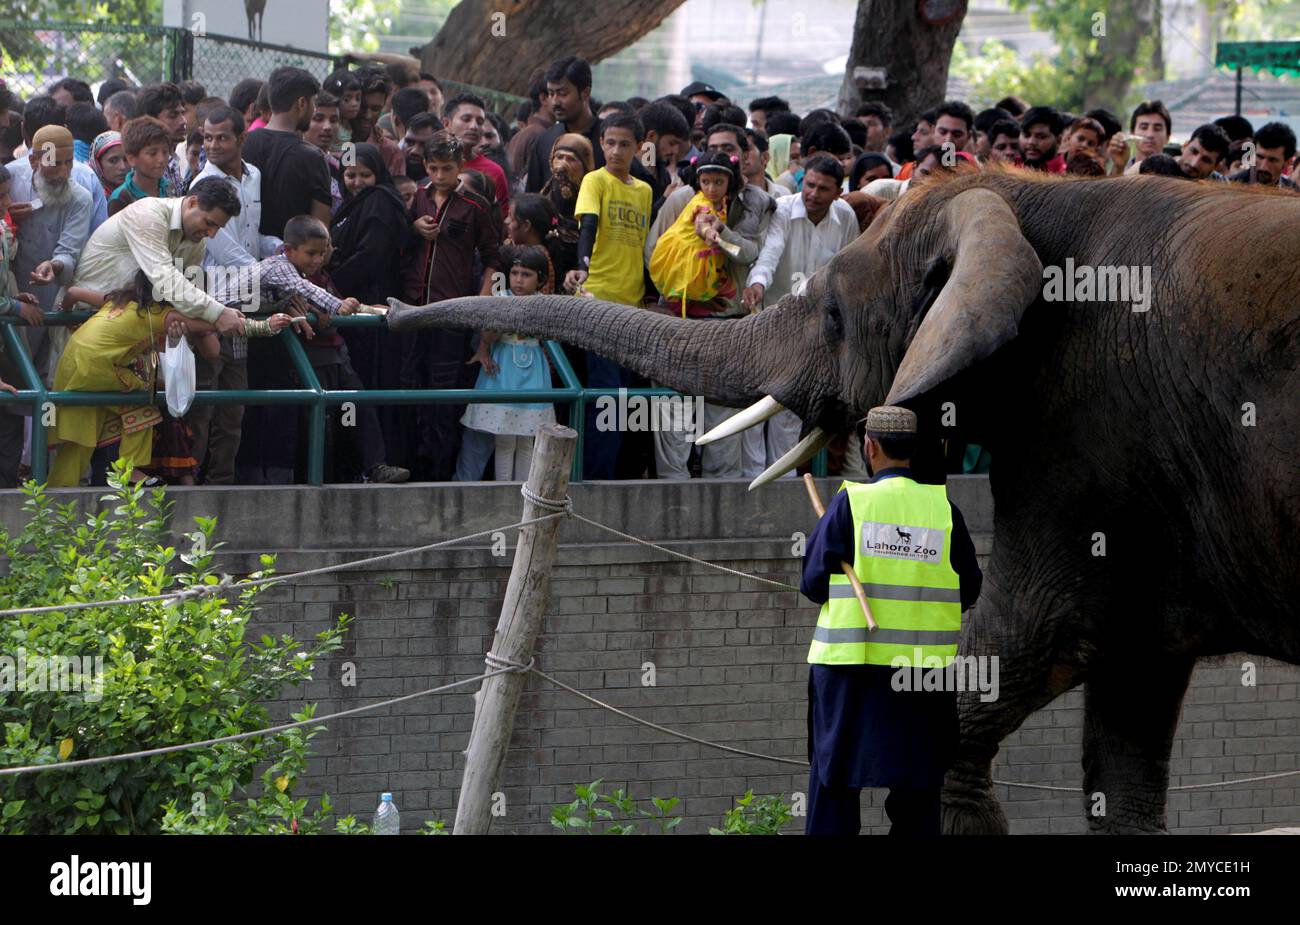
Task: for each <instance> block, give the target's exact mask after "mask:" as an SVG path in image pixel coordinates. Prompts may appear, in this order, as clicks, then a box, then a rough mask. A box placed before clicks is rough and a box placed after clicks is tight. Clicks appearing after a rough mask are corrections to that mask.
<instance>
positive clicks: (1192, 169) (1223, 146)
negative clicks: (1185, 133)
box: [1178, 122, 1232, 180]
mask: <svg viewBox="0 0 1300 925" xmlns="http://www.w3.org/2000/svg"><path fill="white" fill-rule="evenodd" d="M1231 144H1232V142H1230V141H1229V140H1228V134H1227V132H1225V131H1224V130H1223V129H1221V128H1219V127H1218V126H1217V125H1215V124H1214V123H1213V122H1207V123H1205V124H1204V125H1202V126H1201V127H1200V128H1198V129H1197V130H1196V131H1194V132H1192V137H1191V138H1189V139H1188V140H1187V144H1185V145H1183V152H1182V154H1180V155H1178V167H1179V169H1180V170H1182V172H1183V176H1185V177H1190V178H1191V179H1193V180H1207V179H1215V180H1222V179H1224V177H1223V176H1222V175H1221V174H1219V173H1218V172H1217V171H1218V166H1219V162H1220V161H1222V160H1223V159H1224V158H1226V157H1227V156H1228V148H1229V147H1230V146H1231Z"/></svg>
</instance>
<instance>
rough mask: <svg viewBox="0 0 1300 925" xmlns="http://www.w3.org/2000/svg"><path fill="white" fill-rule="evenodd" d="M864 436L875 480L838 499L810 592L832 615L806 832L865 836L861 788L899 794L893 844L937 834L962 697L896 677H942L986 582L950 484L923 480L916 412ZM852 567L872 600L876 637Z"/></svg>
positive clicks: (823, 639)
mask: <svg viewBox="0 0 1300 925" xmlns="http://www.w3.org/2000/svg"><path fill="white" fill-rule="evenodd" d="M858 427H859V435H860V437H861V436H865V442H864V446H863V455H864V456H865V457H866V460H867V463H868V464H869V466H870V468H871V472H872V473H873V477H872V479H871V481H870V482H866V483H856V482H845V483H844V486H843V488H842V489H841V491H840V492H839V493H838V494H836V496H835V499H834V500H833V501H832V502H831V504H830V506H829V507H828V508H827V510H826V514H825V515H824V516H823V517H822V519H821V521H820V522H819V523H818V524H817V527H816V529H815V530H814V531H813V534H812V536H811V537H810V538H809V541H808V547H807V550H806V552H805V554H804V563H803V580H802V581H801V582H800V586H799V590H800V591H801V592H802V593H803V595H804V596H805V597H807V598H808V599H809V600H812V601H814V602H816V603H818V604H821V605H822V609H821V613H820V614H819V616H818V618H817V628H816V629H815V630H814V631H813V639H812V645H811V646H810V648H809V650H808V661H809V663H810V666H809V678H808V758H809V762H810V764H811V765H812V770H811V773H810V775H809V784H808V818H807V824H806V832H807V834H809V835H856V834H857V833H858V832H859V830H860V829H861V824H862V822H861V816H860V813H859V801H860V798H861V793H862V788H863V787H888V788H889V796H888V798H887V799H886V800H885V812H886V813H887V814H888V816H889V820H890V822H891V827H890V834H891V835H900V834H901V835H938V834H939V832H940V803H939V796H940V791H941V790H942V787H943V776H944V772H945V771H946V770H947V767H948V764H949V763H950V761H951V757H952V752H953V748H954V746H955V745H956V740H957V698H956V691H955V690H953V689H952V685H950V684H946V685H944V686H945V687H946V688H948V689H944V690H933V689H930V688H931V686H932V685H931V684H930V683H926V684H925V687H924V688H921V685H918V684H906V685H900V684H896V683H895V678H896V676H897V675H898V673H899V672H900V671H907V672H912V671H918V672H919V671H920V670H922V669H931V670H933V671H936V672H939V674H938V675H936V678H942V677H944V675H943V674H942V668H943V667H944V666H947V665H948V664H949V663H950V662H951V661H952V659H953V657H955V656H956V654H957V643H958V639H959V637H960V634H961V614H962V611H963V610H966V609H968V608H969V607H970V606H971V605H973V604H974V603H975V599H976V598H977V597H978V596H979V592H980V584H981V581H982V577H983V576H982V575H981V573H980V569H979V565H978V564H977V563H976V561H975V547H974V545H973V544H972V543H971V538H970V533H969V532H968V531H967V529H966V523H965V520H964V519H963V518H962V516H961V512H960V511H959V510H958V509H957V507H956V505H954V504H952V503H951V502H950V501H949V500H948V496H947V493H946V491H945V489H944V486H942V485H925V484H922V483H920V482H917V481H915V480H914V479H913V477H912V471H911V460H912V458H913V456H914V455H915V453H916V450H917V443H918V434H917V419H916V414H915V413H913V412H912V411H910V410H908V409H907V408H902V407H898V406H894V405H883V406H881V407H878V408H872V409H871V411H870V412H869V413H868V414H867V417H866V419H865V420H864V421H862V422H860V423H859V425H858ZM864 431H865V433H863V432H864ZM845 563H848V564H849V565H851V567H852V568H853V570H854V572H855V573H856V575H857V578H858V579H859V580H860V581H861V583H862V586H863V588H864V590H865V592H866V597H867V602H868V604H869V605H870V607H871V614H872V617H873V618H874V620H875V623H876V629H874V630H873V629H869V628H868V623H867V619H866V615H865V613H864V612H863V610H862V607H861V605H860V604H859V603H858V600H857V597H856V596H855V593H854V589H853V586H852V584H851V583H850V581H849V578H848V577H847V575H846V574H845V573H844V564H845ZM946 677H947V678H951V674H948V675H947V676H946ZM929 680H930V679H927V682H928V681H929ZM919 688H921V689H919Z"/></svg>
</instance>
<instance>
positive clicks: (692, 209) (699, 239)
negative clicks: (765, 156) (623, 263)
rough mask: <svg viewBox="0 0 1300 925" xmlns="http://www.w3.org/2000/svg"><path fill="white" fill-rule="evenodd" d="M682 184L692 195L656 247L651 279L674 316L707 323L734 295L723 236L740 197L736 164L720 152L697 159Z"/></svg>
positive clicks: (738, 174)
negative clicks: (729, 211) (729, 210)
mask: <svg viewBox="0 0 1300 925" xmlns="http://www.w3.org/2000/svg"><path fill="white" fill-rule="evenodd" d="M682 179H683V180H685V181H686V182H687V183H689V184H690V185H691V186H692V187H693V188H694V189H695V195H694V196H692V197H691V200H690V202H688V203H686V207H685V208H684V209H682V212H681V214H680V215H678V216H677V221H675V222H673V224H672V225H671V226H670V227H669V229H668V230H667V231H665V232H664V233H663V235H662V236H660V238H659V241H658V242H657V243H656V244H655V249H654V254H652V255H651V257H650V279H651V280H653V281H654V284H655V288H657V289H658V290H659V294H660V296H662V297H663V300H664V303H665V305H666V306H667V307H668V308H669V309H670V310H671V311H672V312H673V313H674V314H677V313H680V314H681V316H682V317H683V318H685V317H687V316H688V315H689V316H690V317H693V318H694V317H707V316H709V315H713V314H716V313H717V312H718V311H719V309H721V308H725V303H726V300H728V299H731V298H734V297H735V295H736V284H735V281H733V280H732V279H731V275H730V274H729V273H728V272H727V258H726V252H725V248H726V247H728V246H729V245H728V244H727V242H725V241H723V240H722V237H721V230H722V229H723V228H724V227H725V226H726V224H727V207H728V204H729V203H731V202H732V201H733V200H734V199H735V197H736V196H738V195H740V191H741V190H742V189H743V188H744V180H743V179H742V178H741V174H740V163H739V161H737V160H736V159H735V158H733V157H730V156H729V155H726V154H723V153H721V152H711V153H709V154H702V155H700V156H699V157H697V158H695V159H694V160H693V161H692V162H691V165H690V166H689V167H688V168H686V169H685V170H684V171H683V172H682Z"/></svg>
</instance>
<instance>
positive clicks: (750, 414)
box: [695, 395, 786, 446]
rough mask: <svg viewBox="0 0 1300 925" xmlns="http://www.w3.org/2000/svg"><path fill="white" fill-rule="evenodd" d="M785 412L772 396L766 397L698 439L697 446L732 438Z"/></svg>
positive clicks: (783, 406) (783, 407) (782, 406)
mask: <svg viewBox="0 0 1300 925" xmlns="http://www.w3.org/2000/svg"><path fill="white" fill-rule="evenodd" d="M784 410H786V408H785V405H783V404H781V403H780V402H779V401H777V400H776V399H775V398H773V397H772V396H771V395H764V396H763V397H762V398H760V399H759V400H758V401H756V402H754V403H753V404H752V405H750V406H749V407H748V408H746V409H745V410H744V411H740V412H738V413H736V414H733V415H732V416H731V417H729V418H727V419H726V420H725V421H723V422H722V423H721V424H719V425H718V426H717V427H715V428H713V430H711V431H709V432H708V433H707V434H703V435H702V436H700V437H697V438H696V440H695V445H696V446H704V445H705V444H706V443H712V442H713V441H714V440H721V439H722V438H723V437H730V436H731V435H732V434H738V433H740V432H741V431H742V430H745V429H746V428H749V427H753V426H754V425H755V424H762V423H763V422H764V421H766V420H767V419H768V418H772V417H776V416H777V415H778V414H780V413H781V412H782V411H784Z"/></svg>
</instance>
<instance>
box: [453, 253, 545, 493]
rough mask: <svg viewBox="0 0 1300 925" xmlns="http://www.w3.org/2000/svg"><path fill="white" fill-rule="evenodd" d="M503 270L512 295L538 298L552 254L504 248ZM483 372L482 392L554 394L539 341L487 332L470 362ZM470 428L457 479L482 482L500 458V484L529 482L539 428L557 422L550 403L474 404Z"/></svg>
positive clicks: (464, 420)
mask: <svg viewBox="0 0 1300 925" xmlns="http://www.w3.org/2000/svg"><path fill="white" fill-rule="evenodd" d="M501 265H502V266H504V267H506V268H507V269H508V272H509V274H510V278H509V280H510V290H509V293H508V294H509V295H511V296H516V297H523V296H530V295H535V294H536V293H537V292H538V291H539V290H540V289H541V287H542V286H543V285H544V284H545V283H546V272H547V267H548V265H549V261H548V260H547V256H546V249H545V248H543V247H539V246H537V245H516V246H512V247H503V248H502V249H501ZM469 362H470V363H479V364H481V365H482V367H483V368H482V369H481V370H480V371H479V374H478V381H477V382H475V383H474V388H476V389H512V390H523V389H548V388H550V387H551V369H550V367H549V366H548V365H547V362H546V354H545V352H544V351H543V350H542V345H541V343H540V342H538V340H537V338H535V337H523V336H520V335H518V334H504V333H498V332H497V331H484V332H483V333H482V334H481V335H480V337H479V347H478V352H477V353H476V354H474V356H473V357H472V358H470V360H469ZM460 422H461V423H462V424H464V425H465V433H464V436H463V439H462V440H461V446H460V455H459V457H458V458H457V460H456V480H457V481H461V482H476V481H480V480H481V479H482V478H483V470H484V469H485V468H486V467H487V461H488V457H489V456H491V455H493V453H495V454H496V461H495V463H494V466H493V468H494V474H495V478H496V480H497V481H498V482H521V481H524V480H525V479H527V478H528V467H529V464H530V463H531V462H532V458H533V436H534V434H536V433H537V428H538V426H540V425H542V424H553V423H555V408H554V406H552V405H550V404H490V405H489V404H482V405H470V406H469V407H468V408H466V409H465V415H464V416H463V417H462V418H461V419H460Z"/></svg>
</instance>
